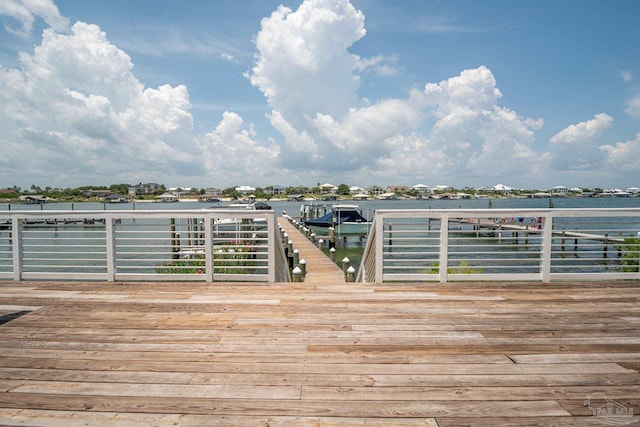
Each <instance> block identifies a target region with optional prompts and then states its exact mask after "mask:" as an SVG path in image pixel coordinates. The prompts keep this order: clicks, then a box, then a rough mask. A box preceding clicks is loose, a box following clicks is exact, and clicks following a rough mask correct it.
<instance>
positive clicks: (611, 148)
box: [600, 133, 640, 172]
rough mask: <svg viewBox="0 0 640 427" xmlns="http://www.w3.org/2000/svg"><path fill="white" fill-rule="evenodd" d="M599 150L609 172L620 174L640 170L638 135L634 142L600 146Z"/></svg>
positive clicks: (639, 136) (639, 142)
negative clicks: (618, 172)
mask: <svg viewBox="0 0 640 427" xmlns="http://www.w3.org/2000/svg"><path fill="white" fill-rule="evenodd" d="M600 150H601V151H602V153H603V155H604V157H605V161H606V163H607V166H608V167H609V168H611V169H610V170H614V171H622V172H630V171H631V172H637V171H638V170H640V133H639V134H637V135H636V139H634V140H631V141H626V142H618V143H616V144H615V145H602V146H601V147H600Z"/></svg>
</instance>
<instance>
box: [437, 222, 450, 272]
mask: <svg viewBox="0 0 640 427" xmlns="http://www.w3.org/2000/svg"><path fill="white" fill-rule="evenodd" d="M439 259H440V261H439V263H438V264H439V266H440V268H438V274H439V276H440V283H446V282H447V280H448V277H447V274H448V270H449V214H448V213H443V214H442V216H441V217H440V258H439Z"/></svg>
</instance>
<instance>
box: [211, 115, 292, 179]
mask: <svg viewBox="0 0 640 427" xmlns="http://www.w3.org/2000/svg"><path fill="white" fill-rule="evenodd" d="M198 147H199V148H200V150H201V152H202V154H203V157H204V161H205V165H206V169H207V170H208V171H211V173H212V174H213V175H214V177H217V178H218V179H220V178H225V179H226V180H229V181H230V182H245V181H246V180H247V177H248V175H249V176H250V177H251V179H252V180H261V179H273V178H275V177H274V176H273V173H274V172H275V168H274V165H275V163H276V162H277V159H278V155H279V153H280V149H279V147H278V145H277V144H276V143H275V142H272V141H268V142H267V143H264V142H261V141H259V140H258V139H257V135H256V132H255V130H254V129H253V126H252V125H248V126H246V125H245V124H244V120H243V119H242V117H241V116H240V115H239V114H237V113H233V112H229V111H225V112H224V114H223V115H222V120H221V121H220V123H219V124H218V125H217V126H216V128H215V129H214V130H213V131H211V132H209V133H207V134H206V135H205V136H204V137H201V138H198Z"/></svg>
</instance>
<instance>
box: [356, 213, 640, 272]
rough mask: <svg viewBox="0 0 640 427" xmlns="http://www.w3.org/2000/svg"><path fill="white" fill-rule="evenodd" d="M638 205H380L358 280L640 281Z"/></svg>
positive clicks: (639, 219)
mask: <svg viewBox="0 0 640 427" xmlns="http://www.w3.org/2000/svg"><path fill="white" fill-rule="evenodd" d="M639 259H640V209H637V208H634V209H537V210H531V209H484V210H464V209H457V210H435V209H434V210H430V209H429V210H417V209H415V210H414V209H409V210H386V209H385V210H378V211H376V214H375V217H374V221H373V225H372V228H371V232H370V233H369V238H368V241H367V245H366V247H365V249H364V254H363V259H362V262H361V264H360V269H359V271H358V276H357V281H361V282H376V283H381V282H391V281H440V282H453V281H474V280H500V281H525V280H526V281H543V282H549V281H560V280H609V279H610V280H624V279H632V280H638V279H640V267H639V263H638V261H639Z"/></svg>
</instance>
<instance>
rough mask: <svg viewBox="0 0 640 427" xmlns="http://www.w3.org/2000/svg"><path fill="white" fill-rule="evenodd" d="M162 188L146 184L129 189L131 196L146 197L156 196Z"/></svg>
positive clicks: (157, 185)
mask: <svg viewBox="0 0 640 427" xmlns="http://www.w3.org/2000/svg"><path fill="white" fill-rule="evenodd" d="M159 188H160V184H156V183H154V182H149V183H146V184H143V183H139V184H138V185H132V186H131V187H129V196H145V195H149V194H155V193H156V192H157V191H158V189H159Z"/></svg>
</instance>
